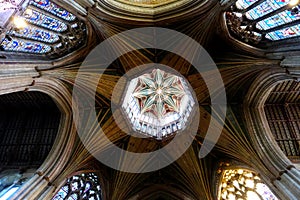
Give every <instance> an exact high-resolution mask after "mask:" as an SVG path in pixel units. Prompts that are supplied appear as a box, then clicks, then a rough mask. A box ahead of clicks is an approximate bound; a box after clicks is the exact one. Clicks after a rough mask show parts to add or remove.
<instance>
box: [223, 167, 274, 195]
mask: <svg viewBox="0 0 300 200" xmlns="http://www.w3.org/2000/svg"><path fill="white" fill-rule="evenodd" d="M218 199H219V200H233V199H234V200H278V199H277V197H276V196H275V195H274V194H273V193H272V191H271V190H270V189H269V188H268V186H266V185H265V184H264V183H263V181H262V180H261V178H260V177H259V176H258V175H257V174H256V173H255V172H252V171H249V170H246V169H230V170H225V171H224V172H223V176H222V180H221V182H220V189H219V197H218Z"/></svg>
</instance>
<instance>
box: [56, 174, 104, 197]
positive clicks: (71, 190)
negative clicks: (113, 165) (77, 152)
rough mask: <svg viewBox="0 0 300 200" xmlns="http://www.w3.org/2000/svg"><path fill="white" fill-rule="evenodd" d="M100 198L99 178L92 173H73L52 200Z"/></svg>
mask: <svg viewBox="0 0 300 200" xmlns="http://www.w3.org/2000/svg"><path fill="white" fill-rule="evenodd" d="M66 199H70V200H77V199H89V200H101V199H102V191H101V187H100V183H99V179H98V177H97V175H96V174H94V173H86V174H81V175H75V176H72V177H71V178H69V179H68V180H67V182H66V184H65V185H64V186H62V187H61V188H60V190H59V191H58V192H57V193H56V194H55V196H54V197H53V198H52V200H66Z"/></svg>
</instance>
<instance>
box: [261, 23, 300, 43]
mask: <svg viewBox="0 0 300 200" xmlns="http://www.w3.org/2000/svg"><path fill="white" fill-rule="evenodd" d="M295 36H300V24H297V25H295V26H292V27H288V28H284V29H280V30H276V31H273V32H270V33H268V34H267V35H266V38H268V39H270V40H281V39H286V38H291V37H295Z"/></svg>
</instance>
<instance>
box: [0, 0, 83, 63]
mask: <svg viewBox="0 0 300 200" xmlns="http://www.w3.org/2000/svg"><path fill="white" fill-rule="evenodd" d="M4 3H5V5H6V4H7V2H6V1H5V2H4ZM0 4H2V3H0ZM11 4H12V5H15V7H9V6H7V9H6V10H4V11H0V12H1V13H0V16H1V17H2V18H3V19H5V21H2V23H1V24H0V25H1V37H0V41H1V43H0V50H1V51H5V52H20V53H31V54H35V55H48V56H50V57H51V56H52V57H55V55H58V54H60V55H62V54H65V53H68V52H70V51H71V50H74V49H77V48H78V47H80V46H82V45H83V44H84V38H85V37H86V27H85V25H84V23H83V22H81V21H80V20H79V19H78V18H77V17H76V16H75V15H73V14H72V13H70V12H69V11H67V10H65V9H64V8H61V7H60V6H58V5H57V4H55V3H53V2H51V1H49V0H29V1H28V0H26V1H19V2H17V3H14V4H13V3H11ZM18 10H21V11H20V12H19V11H18Z"/></svg>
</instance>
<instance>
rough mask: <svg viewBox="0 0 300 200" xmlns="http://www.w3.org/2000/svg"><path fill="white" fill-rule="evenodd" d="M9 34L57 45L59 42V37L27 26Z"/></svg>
mask: <svg viewBox="0 0 300 200" xmlns="http://www.w3.org/2000/svg"><path fill="white" fill-rule="evenodd" d="M8 34H9V35H13V36H17V37H23V38H28V39H33V40H38V41H41V42H46V43H55V42H57V41H59V36H58V35H57V34H55V33H51V32H47V31H44V30H40V29H37V28H34V27H31V26H27V27H26V28H24V29H15V30H11V31H9V32H8Z"/></svg>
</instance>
